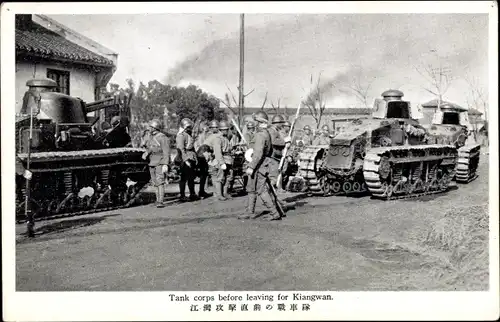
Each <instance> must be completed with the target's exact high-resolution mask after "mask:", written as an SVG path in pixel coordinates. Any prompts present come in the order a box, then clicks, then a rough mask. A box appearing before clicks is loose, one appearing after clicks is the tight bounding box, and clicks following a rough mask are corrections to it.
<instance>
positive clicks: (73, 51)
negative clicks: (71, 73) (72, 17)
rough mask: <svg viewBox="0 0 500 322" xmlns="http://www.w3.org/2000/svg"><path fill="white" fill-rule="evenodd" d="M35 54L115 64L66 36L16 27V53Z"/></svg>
mask: <svg viewBox="0 0 500 322" xmlns="http://www.w3.org/2000/svg"><path fill="white" fill-rule="evenodd" d="M18 52H19V53H26V54H34V55H37V56H42V57H47V58H54V59H57V58H62V59H68V60H72V61H75V62H80V63H85V64H91V65H92V64H99V65H105V66H113V62H112V61H111V60H109V59H107V58H105V57H102V56H100V55H97V54H95V53H93V52H91V51H90V50H88V49H85V48H83V47H81V46H79V45H77V44H75V43H72V42H71V41H69V40H67V39H65V38H64V37H62V36H60V35H58V34H55V33H52V32H49V31H47V32H44V31H43V30H42V29H36V30H18V29H16V53H18Z"/></svg>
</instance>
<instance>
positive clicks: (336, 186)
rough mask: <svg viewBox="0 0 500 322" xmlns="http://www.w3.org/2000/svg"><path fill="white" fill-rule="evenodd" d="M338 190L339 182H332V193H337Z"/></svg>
mask: <svg viewBox="0 0 500 322" xmlns="http://www.w3.org/2000/svg"><path fill="white" fill-rule="evenodd" d="M340 188H341V185H340V182H338V181H334V182H333V183H332V191H333V192H334V193H338V192H339V191H340Z"/></svg>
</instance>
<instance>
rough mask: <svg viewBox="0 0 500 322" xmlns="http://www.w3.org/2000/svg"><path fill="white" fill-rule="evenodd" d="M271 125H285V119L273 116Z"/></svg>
mask: <svg viewBox="0 0 500 322" xmlns="http://www.w3.org/2000/svg"><path fill="white" fill-rule="evenodd" d="M271 123H272V124H283V123H285V118H284V117H283V116H281V115H275V116H273V120H272V121H271Z"/></svg>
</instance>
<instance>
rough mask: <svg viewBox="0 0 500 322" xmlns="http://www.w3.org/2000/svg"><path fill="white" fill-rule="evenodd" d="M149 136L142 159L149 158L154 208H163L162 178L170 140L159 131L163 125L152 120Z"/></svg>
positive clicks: (165, 168)
mask: <svg viewBox="0 0 500 322" xmlns="http://www.w3.org/2000/svg"><path fill="white" fill-rule="evenodd" d="M149 127H150V128H151V130H150V136H149V137H148V138H147V139H146V140H145V141H144V142H143V144H144V147H145V148H146V152H145V153H144V155H143V158H144V159H145V160H146V159H147V158H148V157H149V173H150V175H151V181H152V183H153V185H154V186H155V189H156V207H158V208H163V207H164V206H165V205H164V204H163V196H164V194H165V191H164V187H163V184H164V178H165V174H166V173H167V172H168V166H169V164H170V140H169V139H168V137H167V136H166V135H165V134H163V133H162V132H161V131H162V129H163V124H162V123H161V121H160V120H158V119H154V120H152V121H151V122H150V123H149Z"/></svg>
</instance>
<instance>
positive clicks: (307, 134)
mask: <svg viewBox="0 0 500 322" xmlns="http://www.w3.org/2000/svg"><path fill="white" fill-rule="evenodd" d="M313 139H314V135H313V134H312V133H311V128H310V127H309V125H306V126H304V134H303V135H302V137H301V138H300V140H301V141H302V143H303V144H304V146H306V147H307V146H311V145H312V142H313Z"/></svg>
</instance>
